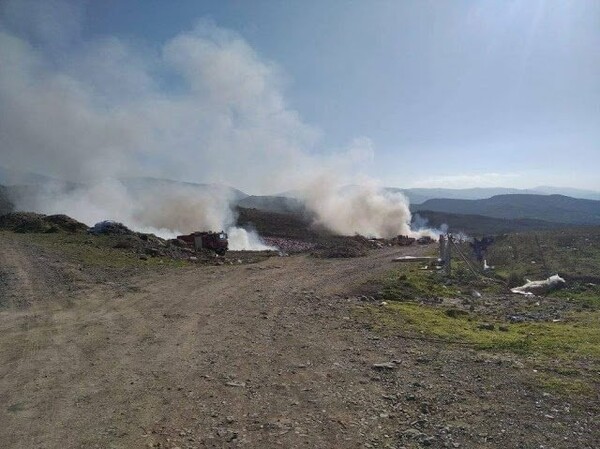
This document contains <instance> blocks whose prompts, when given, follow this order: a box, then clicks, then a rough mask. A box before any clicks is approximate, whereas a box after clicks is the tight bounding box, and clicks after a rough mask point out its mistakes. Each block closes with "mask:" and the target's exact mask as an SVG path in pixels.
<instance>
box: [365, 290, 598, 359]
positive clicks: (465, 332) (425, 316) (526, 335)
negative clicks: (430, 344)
mask: <svg viewBox="0 0 600 449" xmlns="http://www.w3.org/2000/svg"><path fill="white" fill-rule="evenodd" d="M447 310H448V309H445V308H441V307H433V306H427V305H421V304H414V303H404V302H394V303H390V304H388V305H387V306H385V307H375V306H366V307H362V308H360V309H358V311H357V314H358V315H359V316H360V317H362V318H363V319H366V320H367V321H368V322H369V323H371V325H372V326H373V328H374V329H376V330H378V331H380V332H383V333H386V334H395V333H402V334H415V335H426V336H429V337H434V338H437V339H441V340H446V341H448V342H457V343H465V344H469V345H472V346H473V347H475V348H477V349H482V350H491V351H509V352H514V353H519V354H529V355H539V356H547V357H558V358H563V359H565V360H566V359H574V358H580V357H585V358H592V359H593V360H595V361H596V362H600V312H597V311H594V312H588V313H577V314H575V313H574V314H572V315H571V316H570V317H569V319H568V321H565V322H558V323H545V322H544V323H516V324H510V325H506V324H504V323H496V324H498V325H505V326H507V327H508V330H507V331H500V330H498V325H497V326H496V330H493V331H491V330H484V329H480V328H479V325H480V324H481V323H482V322H484V321H486V320H485V318H480V317H476V316H471V315H463V314H459V315H457V316H455V317H452V316H448V314H447Z"/></svg>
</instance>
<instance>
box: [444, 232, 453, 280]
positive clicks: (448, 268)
mask: <svg viewBox="0 0 600 449" xmlns="http://www.w3.org/2000/svg"><path fill="white" fill-rule="evenodd" d="M451 239H452V234H446V258H445V260H444V267H445V268H446V276H450V274H451V273H452V267H451V266H450V264H451V260H452V255H451V251H450V246H451V243H452V241H451Z"/></svg>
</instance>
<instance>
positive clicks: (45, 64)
mask: <svg viewBox="0 0 600 449" xmlns="http://www.w3.org/2000/svg"><path fill="white" fill-rule="evenodd" d="M598 49H600V2H597V1H594V0H590V1H585V0H581V1H577V0H574V1H568V0H566V1H545V0H513V1H485V0H484V1H459V0H456V1H447V2H440V1H426V0H421V1H350V0H344V1H338V0H328V1H306V0H304V1H294V0H289V1H273V0H271V1H258V0H254V1H251V2H249V1H209V2H202V1H192V0H178V1H176V2H167V1H154V0H143V1H142V0H140V1H128V0H119V1H116V0H103V1H101V2H84V1H78V2H69V1H59V0H47V1H44V2H37V1H29V0H20V1H16V0H4V1H3V2H0V62H1V63H2V64H1V67H3V69H0V114H1V115H0V165H5V166H9V167H13V168H17V169H29V170H33V171H38V172H40V171H45V172H46V174H50V175H54V176H61V177H70V178H88V177H90V176H92V177H93V176H97V174H98V173H112V174H116V175H122V174H123V173H126V174H151V175H156V176H167V177H171V178H176V179H182V180H187V181H195V182H224V183H228V184H230V185H235V186H236V187H239V188H242V189H247V190H250V191H253V192H258V193H265V192H271V193H273V192H275V191H277V189H282V188H284V187H285V184H286V181H287V180H292V181H293V180H294V179H295V178H298V177H302V176H304V173H306V172H307V171H319V170H321V169H324V170H325V169H326V170H327V171H333V172H343V173H348V174H352V175H351V176H353V177H354V178H358V179H362V178H372V179H376V180H378V182H380V183H382V184H384V185H387V186H395V187H449V188H468V187H475V186H480V187H491V186H506V187H519V188H527V187H534V186H539V185H555V186H566V187H567V186H568V187H577V188H585V189H595V190H600V177H599V176H598V175H597V167H598V166H599V165H600V51H599V50H598ZM124 167H126V169H124Z"/></svg>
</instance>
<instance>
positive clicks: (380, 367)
mask: <svg viewBox="0 0 600 449" xmlns="http://www.w3.org/2000/svg"><path fill="white" fill-rule="evenodd" d="M372 367H373V369H375V370H378V371H384V370H390V369H396V363H394V362H383V363H374V364H373V365H372Z"/></svg>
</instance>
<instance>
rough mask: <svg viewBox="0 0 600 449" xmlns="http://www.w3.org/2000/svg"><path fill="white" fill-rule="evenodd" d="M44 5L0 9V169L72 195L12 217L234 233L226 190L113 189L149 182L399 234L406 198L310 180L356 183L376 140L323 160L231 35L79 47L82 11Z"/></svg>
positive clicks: (214, 30)
mask: <svg viewBox="0 0 600 449" xmlns="http://www.w3.org/2000/svg"><path fill="white" fill-rule="evenodd" d="M52 1H53V3H56V5H59V6H60V7H58V6H57V7H53V8H48V7H44V6H43V3H44V2H36V1H25V2H19V1H16V0H6V1H5V2H3V3H2V5H0V66H1V67H2V70H0V116H1V117H2V120H0V148H1V149H2V151H1V152H0V166H5V167H8V168H11V169H16V170H22V171H29V172H39V173H42V174H45V175H50V176H53V177H55V178H58V179H62V180H66V181H73V182H77V183H79V187H77V188H75V189H70V190H69V191H58V190H57V189H56V188H52V189H48V190H50V191H48V190H47V191H46V192H45V193H44V194H42V195H40V196H39V197H38V198H37V199H36V201H34V202H33V203H29V204H20V207H21V208H24V209H25V208H27V209H33V210H38V211H41V212H47V213H66V214H68V215H72V216H73V217H75V218H77V219H79V220H81V221H84V222H86V223H88V224H93V223H95V222H97V221H100V220H105V219H113V220H118V221H122V222H123V223H125V224H127V225H128V226H130V227H132V228H134V229H138V230H145V231H154V232H156V233H158V234H159V235H163V236H172V235H174V234H176V233H178V232H190V231H194V230H207V229H211V230H221V229H229V228H230V227H231V226H232V225H233V224H234V223H235V217H234V215H233V213H232V211H231V208H230V203H231V201H232V198H231V194H230V191H229V190H228V189H219V188H210V189H204V190H198V189H197V188H192V187H190V186H187V185H185V184H171V185H166V184H165V185H160V187H156V186H151V185H148V186H147V187H145V188H144V187H143V186H142V188H140V186H137V187H136V188H132V187H131V186H130V185H124V183H123V182H121V181H118V179H123V178H132V177H139V176H154V177H157V178H169V179H177V180H192V181H195V182H203V183H216V184H220V185H223V184H225V185H231V186H235V187H237V188H241V189H242V190H245V191H249V192H252V193H272V192H278V191H279V192H280V191H288V190H291V189H296V190H302V191H304V192H305V195H304V196H305V199H306V204H307V206H308V207H309V208H310V209H311V210H313V211H314V212H315V214H316V216H317V217H318V220H319V222H320V223H321V224H323V225H325V226H327V227H328V228H330V229H332V230H334V231H336V232H339V233H343V234H351V233H355V232H359V233H362V234H367V235H377V236H390V235H393V234H398V233H408V232H409V229H408V224H409V223H410V212H409V210H408V205H407V202H406V200H405V199H404V198H402V197H400V196H391V195H387V194H384V193H381V192H380V191H378V190H377V189H374V188H372V187H366V188H365V189H361V190H359V191H356V192H348V191H344V190H340V189H339V188H338V185H334V184H331V183H321V182H320V176H318V175H316V173H323V172H325V173H334V172H335V173H336V174H339V173H343V174H344V176H345V178H344V179H348V180H352V179H353V177H352V174H353V172H354V169H355V168H356V166H357V165H358V166H360V165H361V164H362V163H364V162H365V161H368V159H369V158H372V155H373V149H372V143H371V142H370V141H369V140H368V139H366V138H359V139H354V140H353V141H352V143H351V144H350V145H349V146H348V147H347V148H345V149H343V150H341V151H337V152H327V151H323V150H322V149H319V148H318V142H319V134H320V132H319V131H318V130H317V129H315V128H314V127H312V126H309V125H307V124H306V123H304V122H303V121H302V120H301V119H300V117H299V115H298V113H297V112H296V111H295V110H293V109H291V108H290V107H289V106H288V105H287V104H286V102H285V100H284V95H283V89H282V84H283V83H282V82H281V79H282V77H281V75H280V69H279V68H278V67H277V66H276V65H275V64H273V63H272V62H271V61H266V60H264V59H263V58H261V57H260V56H259V55H258V54H257V53H256V52H255V51H254V50H253V49H252V48H251V47H250V46H249V45H248V43H247V42H246V41H245V40H244V39H243V38H242V37H240V36H239V35H237V34H235V33H233V32H230V31H228V30H224V29H222V28H219V27H217V26H215V25H214V24H212V23H210V22H206V21H200V22H199V23H198V24H197V25H196V27H195V28H194V29H192V30H191V31H186V32H182V33H180V34H179V35H176V36H174V37H173V38H172V39H170V40H168V41H166V42H165V43H164V45H162V48H160V49H159V50H158V51H153V50H150V49H147V48H146V49H144V50H140V49H139V45H138V44H136V45H133V44H130V43H129V42H127V41H125V40H123V39H120V38H117V37H114V36H105V37H101V38H96V39H94V40H91V41H83V43H82V38H81V34H80V33H81V29H82V23H81V17H84V16H85V14H82V12H81V5H80V4H78V3H77V2H65V1H60V0H52ZM56 5H55V6H56ZM40 8H41V9H40ZM42 9H43V10H44V11H45V12H44V14H41V13H40V14H37V13H36V11H40V10H42ZM56 11H59V12H60V14H54V12H56ZM63 21H68V23H62V22H63ZM48 23H52V24H53V26H52V27H50V28H48ZM49 29H50V30H55V29H56V30H61V32H60V33H52V32H49V31H48V30H49ZM24 30H25V31H24ZM165 86H166V87H165ZM315 179H316V180H317V181H315ZM307 186H308V187H307ZM230 234H233V235H234V236H239V235H240V234H242V233H241V231H240V232H237V231H233V232H232V231H231V230H230ZM244 238H247V239H248V240H247V242H246V243H248V242H252V239H251V237H250V236H246V237H244ZM246 243H244V244H242V246H248V245H249V244H250V243H248V245H247V244H246ZM250 246H252V245H250Z"/></svg>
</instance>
